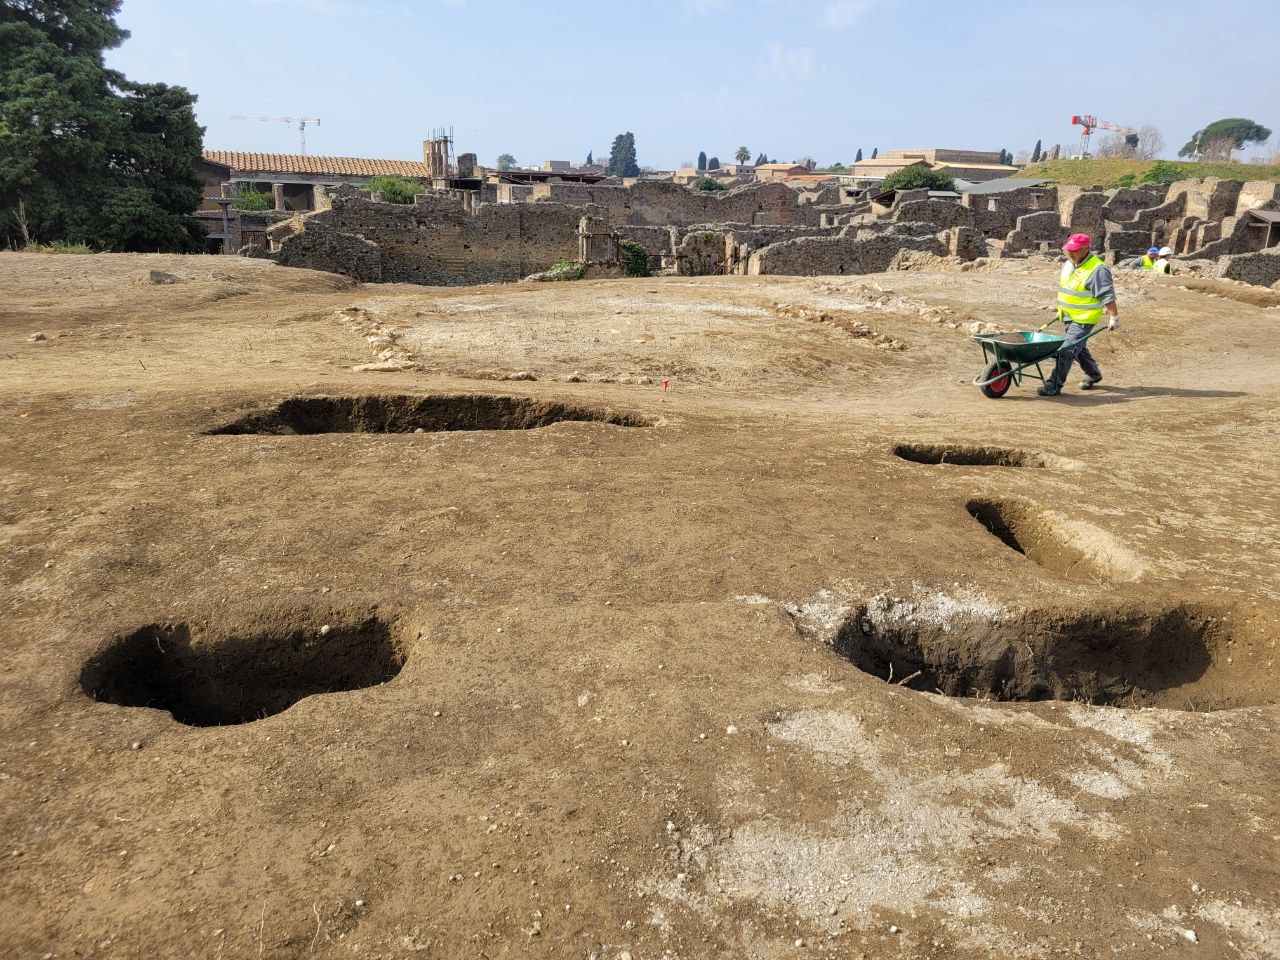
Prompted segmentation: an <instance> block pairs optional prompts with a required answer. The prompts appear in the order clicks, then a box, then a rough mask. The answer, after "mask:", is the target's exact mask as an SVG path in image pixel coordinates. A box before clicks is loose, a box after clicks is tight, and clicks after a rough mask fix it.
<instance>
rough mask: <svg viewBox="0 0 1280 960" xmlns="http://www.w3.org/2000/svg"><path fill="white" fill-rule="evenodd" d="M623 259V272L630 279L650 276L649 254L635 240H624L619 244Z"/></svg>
mask: <svg viewBox="0 0 1280 960" xmlns="http://www.w3.org/2000/svg"><path fill="white" fill-rule="evenodd" d="M618 251H619V253H621V255H622V257H621V259H622V271H623V273H625V274H626V275H627V276H628V277H647V276H649V254H648V253H647V252H645V249H644V247H642V246H640V244H638V243H636V242H635V241H634V240H623V241H622V242H621V243H619V244H618Z"/></svg>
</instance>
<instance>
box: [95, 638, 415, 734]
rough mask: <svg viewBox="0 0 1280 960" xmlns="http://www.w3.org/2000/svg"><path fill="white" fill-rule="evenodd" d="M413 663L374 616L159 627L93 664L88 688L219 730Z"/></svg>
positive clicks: (120, 642)
mask: <svg viewBox="0 0 1280 960" xmlns="http://www.w3.org/2000/svg"><path fill="white" fill-rule="evenodd" d="M406 658H407V653H406V650H405V649H404V648H403V647H402V645H401V644H400V643H398V642H397V639H396V637H395V636H393V628H392V625H391V624H389V623H388V622H386V621H384V620H382V619H380V618H379V617H376V616H363V617H359V618H354V619H351V620H349V621H346V622H340V621H338V620H336V619H335V621H334V622H333V623H323V622H310V623H298V622H297V620H296V619H295V618H284V619H283V620H277V621H275V622H274V623H266V624H259V625H257V626H256V627H253V628H250V629H247V630H244V631H231V632H226V633H224V632H221V631H220V630H219V629H218V628H217V627H212V628H211V627H208V626H205V625H203V624H200V623H198V622H190V623H183V622H179V623H155V624H150V625H148V626H145V627H141V628H140V629H137V630H133V631H131V632H129V633H126V634H123V635H117V636H116V638H115V640H114V641H113V642H112V643H110V644H108V645H107V646H106V647H105V648H104V649H103V650H101V651H100V652H98V653H97V654H95V655H94V656H93V657H92V658H90V660H89V661H88V662H87V663H86V664H85V666H84V668H83V670H82V671H81V674H80V686H81V689H83V691H84V692H85V693H86V694H88V695H89V696H90V697H92V698H93V699H95V700H99V701H102V702H105V703H114V704H118V705H120V706H124V707H148V708H151V709H155V710H168V711H169V712H170V713H171V714H173V718H174V719H175V720H177V721H178V722H179V723H185V724H187V725H188V726H193V727H214V726H224V725H228V724H239V723H250V722H252V721H254V720H261V719H262V718H264V717H269V716H272V715H273V714H277V713H280V712H282V711H284V710H287V709H288V708H289V707H291V706H293V705H294V704H295V703H297V702H298V701H299V700H301V699H302V698H304V697H309V696H313V695H315V694H321V693H339V692H343V691H347V690H359V689H362V688H364V687H371V686H375V685H376V684H380V683H385V682H387V681H388V680H390V679H392V678H393V677H395V676H396V675H397V674H398V673H399V672H400V669H401V668H402V667H403V666H404V663H405V660H406Z"/></svg>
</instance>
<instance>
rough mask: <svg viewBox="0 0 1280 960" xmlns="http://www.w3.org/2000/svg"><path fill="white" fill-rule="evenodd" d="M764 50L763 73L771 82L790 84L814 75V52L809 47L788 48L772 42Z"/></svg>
mask: <svg viewBox="0 0 1280 960" xmlns="http://www.w3.org/2000/svg"><path fill="white" fill-rule="evenodd" d="M764 49H765V54H766V57H765V60H764V63H763V64H762V65H761V73H762V74H763V75H764V76H765V77H766V78H768V79H770V80H776V81H778V82H779V83H788V82H790V81H792V80H800V79H803V78H804V77H807V76H809V75H810V74H811V73H813V67H814V60H813V51H812V50H810V49H809V48H808V47H788V46H784V45H783V44H781V43H778V42H777V41H773V40H771V41H769V42H768V43H766V44H765V45H764Z"/></svg>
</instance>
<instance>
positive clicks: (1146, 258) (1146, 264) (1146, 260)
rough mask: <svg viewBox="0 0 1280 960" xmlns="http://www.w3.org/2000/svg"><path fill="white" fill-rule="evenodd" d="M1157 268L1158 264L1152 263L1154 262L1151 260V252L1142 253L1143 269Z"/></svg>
mask: <svg viewBox="0 0 1280 960" xmlns="http://www.w3.org/2000/svg"><path fill="white" fill-rule="evenodd" d="M1155 268H1156V265H1155V264H1154V263H1152V262H1151V254H1149V253H1144V254H1143V255H1142V269H1143V270H1154V269H1155Z"/></svg>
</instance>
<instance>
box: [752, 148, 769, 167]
mask: <svg viewBox="0 0 1280 960" xmlns="http://www.w3.org/2000/svg"><path fill="white" fill-rule="evenodd" d="M768 162H769V158H768V157H767V156H766V155H765V154H764V152H763V151H762V152H761V153H759V154H757V155H756V163H755V165H756V166H757V167H761V166H764V165H765V164H766V163H768Z"/></svg>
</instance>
